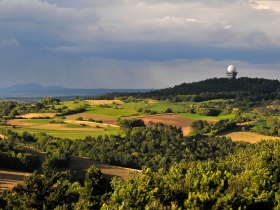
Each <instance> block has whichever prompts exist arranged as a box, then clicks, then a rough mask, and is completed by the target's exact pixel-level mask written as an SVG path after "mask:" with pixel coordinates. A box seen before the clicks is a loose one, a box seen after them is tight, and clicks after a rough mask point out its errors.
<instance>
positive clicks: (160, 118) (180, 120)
mask: <svg viewBox="0 0 280 210" xmlns="http://www.w3.org/2000/svg"><path fill="white" fill-rule="evenodd" d="M141 119H142V120H143V121H144V122H145V124H147V123H149V122H150V121H151V122H155V123H163V124H167V125H172V126H176V127H181V128H182V130H183V133H184V135H188V134H189V132H190V128H191V124H192V122H194V121H195V119H189V118H184V117H180V116H177V115H175V114H162V115H152V116H146V117H141Z"/></svg>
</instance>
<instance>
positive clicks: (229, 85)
mask: <svg viewBox="0 0 280 210" xmlns="http://www.w3.org/2000/svg"><path fill="white" fill-rule="evenodd" d="M129 95H131V94H129ZM109 96H110V94H108V95H107V97H109ZM111 96H112V95H111ZM115 96H125V94H119V95H115ZM133 96H137V97H143V98H154V99H167V98H169V99H175V98H176V99H178V100H192V101H204V100H210V99H219V98H233V99H234V98H237V99H238V98H239V99H242V100H243V99H248V100H250V101H258V100H263V99H264V100H274V99H276V98H279V97H280V81H279V80H269V79H260V78H247V77H242V78H239V79H236V80H231V79H227V78H212V79H207V80H204V81H199V82H193V83H183V84H181V85H176V86H174V87H170V88H165V89H161V90H154V91H150V92H146V93H139V94H133Z"/></svg>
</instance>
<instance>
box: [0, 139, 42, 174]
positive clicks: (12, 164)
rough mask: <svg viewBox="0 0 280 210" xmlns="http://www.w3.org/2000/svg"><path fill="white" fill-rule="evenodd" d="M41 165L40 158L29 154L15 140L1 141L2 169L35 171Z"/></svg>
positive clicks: (0, 160)
mask: <svg viewBox="0 0 280 210" xmlns="http://www.w3.org/2000/svg"><path fill="white" fill-rule="evenodd" d="M40 164H41V162H40V159H39V157H38V156H36V155H33V154H31V153H29V152H27V151H26V150H24V149H23V148H22V147H21V146H19V145H18V144H16V143H15V142H14V141H13V140H11V139H9V138H7V139H0V168H6V169H13V170H22V171H34V170H35V169H38V167H39V166H40Z"/></svg>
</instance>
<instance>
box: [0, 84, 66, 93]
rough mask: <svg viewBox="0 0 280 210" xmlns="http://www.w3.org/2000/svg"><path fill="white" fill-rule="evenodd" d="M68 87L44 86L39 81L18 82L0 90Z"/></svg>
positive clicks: (60, 88) (58, 87)
mask: <svg viewBox="0 0 280 210" xmlns="http://www.w3.org/2000/svg"><path fill="white" fill-rule="evenodd" d="M63 89H68V88H64V87H60V86H43V85H40V84H37V83H27V84H16V85H12V86H9V87H6V88H0V91H1V90H2V91H36V90H63Z"/></svg>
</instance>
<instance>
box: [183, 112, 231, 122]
mask: <svg viewBox="0 0 280 210" xmlns="http://www.w3.org/2000/svg"><path fill="white" fill-rule="evenodd" d="M178 115H179V116H181V117H185V118H190V119H196V120H215V121H216V120H217V121H218V120H225V119H233V117H234V115H222V116H217V117H213V116H201V115H198V114H191V113H180V114H178Z"/></svg>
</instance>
